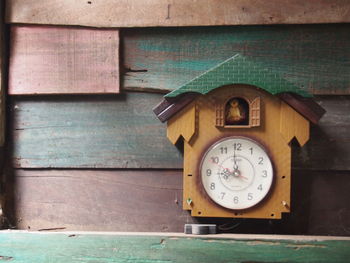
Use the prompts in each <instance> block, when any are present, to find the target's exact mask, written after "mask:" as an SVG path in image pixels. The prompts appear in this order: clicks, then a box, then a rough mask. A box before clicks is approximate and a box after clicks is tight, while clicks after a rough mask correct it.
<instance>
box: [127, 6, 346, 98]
mask: <svg viewBox="0 0 350 263" xmlns="http://www.w3.org/2000/svg"><path fill="white" fill-rule="evenodd" d="M269 4H270V2H269ZM349 28H350V25H349V24H339V25H303V26H293V25H288V26H286V25H285V26H281V25H280V26H238V27H197V28H193V27H190V28H172V29H171V30H170V29H169V28H156V29H144V28H143V29H129V30H125V31H124V33H123V38H122V46H123V49H124V51H123V52H124V63H123V64H124V72H125V74H124V87H125V89H132V90H133V89H140V88H142V89H143V90H145V89H150V90H173V89H175V88H177V87H180V86H182V85H184V84H185V83H187V82H188V81H190V80H192V79H193V78H195V77H197V76H198V75H200V74H202V73H204V72H205V71H207V70H208V69H210V68H212V67H214V66H216V65H218V64H219V63H221V62H223V61H225V60H226V59H228V58H230V57H232V56H234V55H235V54H237V53H239V54H242V55H244V56H245V57H247V58H248V59H249V58H254V60H258V61H259V64H260V65H263V66H264V67H266V68H268V69H269V70H270V71H272V72H275V73H278V74H281V75H282V76H284V78H285V79H286V80H288V81H290V82H292V83H293V84H294V85H295V86H298V87H300V88H303V89H305V90H307V91H308V92H310V93H312V94H319V95H322V94H323V95H324V94H328V95H329V94H338V95H346V94H349V93H350V84H349V83H350V65H349V63H347V61H349V60H350V29H349Z"/></svg>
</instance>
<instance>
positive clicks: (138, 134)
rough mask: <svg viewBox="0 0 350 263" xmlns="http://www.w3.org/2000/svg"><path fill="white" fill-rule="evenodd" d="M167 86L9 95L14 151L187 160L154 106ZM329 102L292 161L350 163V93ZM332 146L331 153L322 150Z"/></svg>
mask: <svg viewBox="0 0 350 263" xmlns="http://www.w3.org/2000/svg"><path fill="white" fill-rule="evenodd" d="M161 100H162V95H161V94H147V93H126V94H124V95H120V96H119V95H118V96H115V97H107V96H102V97H96V98H91V97H82V98H80V97H66V96H65V97H40V98H39V97H38V98H19V97H18V98H16V97H13V98H12V99H11V105H10V108H11V109H12V110H11V114H10V116H9V118H10V119H11V122H12V125H10V127H9V134H11V135H12V137H13V139H12V145H11V147H12V148H11V149H10V151H9V152H10V154H11V158H12V160H13V163H14V166H15V167H17V168H50V167H51V168H182V157H181V154H180V153H179V151H177V149H176V148H175V147H174V146H173V145H172V144H171V143H170V142H169V141H168V139H167V138H166V125H165V124H162V123H160V122H159V121H158V120H157V119H156V116H155V115H154V114H153V112H152V108H153V107H154V106H155V105H157V104H158V103H159V102H160V101H161ZM317 100H318V103H320V104H321V106H322V107H324V108H325V109H326V110H327V113H326V114H325V115H324V117H323V118H322V119H321V120H320V122H319V125H317V126H311V138H310V141H309V142H308V143H307V144H306V145H305V146H304V147H302V148H300V147H294V149H295V153H294V155H293V167H295V168H302V169H306V170H322V169H325V170H349V169H350V163H349V162H348V160H349V158H350V133H349V132H348V130H349V129H350V127H349V125H350V119H349V118H350V117H349V114H348V113H349V112H350V97H348V96H336V97H335V96H330V97H329V96H328V97H318V98H317ZM330 149H331V150H332V155H331V156H330V155H327V154H324V153H325V152H329V150H330Z"/></svg>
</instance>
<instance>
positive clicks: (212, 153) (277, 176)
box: [154, 55, 324, 219]
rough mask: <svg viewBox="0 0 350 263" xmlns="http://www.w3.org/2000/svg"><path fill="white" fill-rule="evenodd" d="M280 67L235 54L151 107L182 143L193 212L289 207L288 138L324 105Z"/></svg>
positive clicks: (302, 133) (273, 212) (304, 133)
mask: <svg viewBox="0 0 350 263" xmlns="http://www.w3.org/2000/svg"><path fill="white" fill-rule="evenodd" d="M308 97H309V95H308V94H306V93H305V91H303V90H300V89H298V88H297V87H295V86H294V85H293V84H292V83H290V82H288V81H287V80H285V79H284V78H282V77H281V76H279V75H278V74H276V73H274V72H271V71H270V70H268V69H266V68H264V67H262V66H261V65H260V64H258V63H257V62H255V61H249V60H248V59H247V58H245V57H244V56H241V55H236V56H234V57H232V58H230V59H228V60H226V61H224V62H223V63H221V64H219V65H217V66H216V67H214V68H212V69H211V70H209V71H207V72H205V73H204V74H202V75H200V76H198V77H197V78H195V79H194V80H192V81H190V82H189V83H187V84H186V85H184V86H182V87H180V88H179V89H176V90H174V91H173V92H171V93H169V94H167V95H166V96H165V100H164V101H163V102H161V103H160V104H159V105H158V106H157V107H156V108H155V109H154V112H155V113H156V114H157V116H158V118H159V119H160V120H161V121H167V136H168V138H169V140H170V141H171V142H172V143H173V144H176V143H177V142H178V141H179V140H183V143H184V173H183V208H184V209H186V210H191V214H192V216H200V217H242V218H243V217H244V218H274V219H279V218H281V216H282V213H288V212H290V208H291V200H290V190H291V146H290V142H291V140H292V139H293V138H296V140H297V141H298V143H299V145H300V146H303V145H304V144H305V143H306V142H307V141H308V139H309V123H310V122H313V123H317V121H318V120H319V119H320V117H321V116H322V115H323V114H324V110H323V109H322V108H321V107H320V106H319V105H318V104H316V103H315V102H313V101H312V99H310V98H308Z"/></svg>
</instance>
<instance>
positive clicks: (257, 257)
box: [0, 232, 350, 263]
mask: <svg viewBox="0 0 350 263" xmlns="http://www.w3.org/2000/svg"><path fill="white" fill-rule="evenodd" d="M299 238H300V237H299ZM349 248H350V240H349V239H335V240H334V239H333V240H332V239H331V238H329V239H328V240H327V239H320V240H317V238H316V237H315V238H308V239H306V238H304V239H301V238H300V239H298V237H296V238H292V237H290V236H289V237H285V238H283V237H279V238H277V237H275V238H273V237H272V238H271V239H266V238H263V237H262V236H256V237H254V236H253V237H250V238H244V237H242V236H237V237H234V236H229V237H226V238H220V236H210V237H194V236H187V237H186V236H183V235H177V234H173V235H172V234H168V235H165V234H164V235H152V234H150V235H146V234H143V235H142V234H138V235H128V234H126V233H125V234H97V233H96V234H84V233H24V232H22V233H21V232H1V233H0V251H1V255H0V260H4V261H10V262H16V263H21V262H23V263H24V262H25V263H31V262H35V263H39V262H52V263H54V262H72V263H73V262H138V263H141V262H142V263H146V262H148V263H151V262H152V263H156V262H157V263H170V262H202V263H205V262H231V263H235V262H237V263H238V262H239V263H243V262H255V263H257V262H295V263H296V262H308V263H312V262H315V263H316V262H317V263H322V262H327V263H328V262H337V263H342V262H349V257H350V249H349Z"/></svg>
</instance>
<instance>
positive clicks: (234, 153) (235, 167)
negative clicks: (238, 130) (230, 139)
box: [233, 145, 238, 172]
mask: <svg viewBox="0 0 350 263" xmlns="http://www.w3.org/2000/svg"><path fill="white" fill-rule="evenodd" d="M233 163H234V165H233V169H234V172H235V171H238V165H237V160H236V145H235V146H233Z"/></svg>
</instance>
